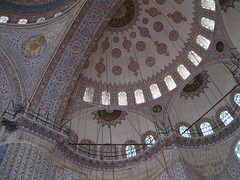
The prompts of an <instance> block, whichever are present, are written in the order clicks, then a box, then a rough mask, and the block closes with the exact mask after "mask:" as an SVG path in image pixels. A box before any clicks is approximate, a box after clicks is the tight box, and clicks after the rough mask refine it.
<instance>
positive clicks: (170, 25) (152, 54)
mask: <svg viewBox="0 0 240 180" xmlns="http://www.w3.org/2000/svg"><path fill="white" fill-rule="evenodd" d="M186 7H187V8H186ZM194 12H195V4H194V2H193V1H183V0H182V1H177V0H175V1H171V2H170V1H148V0H143V1H138V0H126V1H125V2H124V3H123V5H122V7H121V8H120V9H119V10H118V11H117V13H116V14H115V16H114V17H113V18H112V19H111V20H110V22H109V24H108V27H107V29H106V30H105V32H104V33H103V34H102V37H101V38H100V39H99V41H98V43H97V45H96V47H95V49H94V51H93V53H92V54H91V55H90V57H89V58H88V61H87V63H86V65H85V70H84V71H83V73H82V74H83V78H86V79H87V80H88V81H89V82H95V83H106V84H108V85H109V86H110V85H114V84H115V85H117V86H120V87H122V86H123V85H127V87H131V86H133V85H134V83H137V82H139V81H143V80H149V79H150V80H152V81H155V80H157V79H158V78H159V76H160V74H162V71H163V70H166V69H168V68H169V65H170V64H172V63H173V64H176V63H177V62H178V61H180V59H181V58H182V56H183V54H181V56H179V53H180V52H181V53H184V50H183V49H184V47H185V44H186V43H188V42H189V41H190V39H191V38H190V36H189V34H191V33H192V30H194V28H193V25H192V24H193V23H194ZM174 60H175V61H174ZM173 61H174V62H173Z"/></svg>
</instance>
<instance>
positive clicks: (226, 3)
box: [219, 0, 239, 13]
mask: <svg viewBox="0 0 240 180" xmlns="http://www.w3.org/2000/svg"><path fill="white" fill-rule="evenodd" d="M237 1H239V0H219V3H220V6H221V9H222V10H223V11H224V12H225V13H226V12H227V10H228V8H230V7H232V8H235V5H234V3H235V2H237Z"/></svg>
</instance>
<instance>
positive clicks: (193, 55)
mask: <svg viewBox="0 0 240 180" xmlns="http://www.w3.org/2000/svg"><path fill="white" fill-rule="evenodd" d="M188 59H189V60H190V61H192V63H193V64H194V65H195V66H198V65H199V64H200V62H201V61H202V58H201V57H200V56H199V55H198V54H197V53H195V52H194V51H190V52H189V53H188Z"/></svg>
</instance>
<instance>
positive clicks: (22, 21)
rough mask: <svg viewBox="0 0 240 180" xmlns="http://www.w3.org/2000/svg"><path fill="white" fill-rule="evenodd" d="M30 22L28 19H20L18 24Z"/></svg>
mask: <svg viewBox="0 0 240 180" xmlns="http://www.w3.org/2000/svg"><path fill="white" fill-rule="evenodd" d="M27 22H28V20H27V19H19V20H18V24H27Z"/></svg>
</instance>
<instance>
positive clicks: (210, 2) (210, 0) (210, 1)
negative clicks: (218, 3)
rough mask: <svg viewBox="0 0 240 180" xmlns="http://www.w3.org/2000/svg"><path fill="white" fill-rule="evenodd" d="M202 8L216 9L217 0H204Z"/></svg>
mask: <svg viewBox="0 0 240 180" xmlns="http://www.w3.org/2000/svg"><path fill="white" fill-rule="evenodd" d="M201 4H202V8H204V9H209V10H212V11H215V1H214V0H202V2H201Z"/></svg>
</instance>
